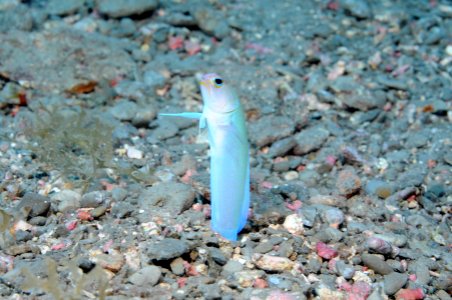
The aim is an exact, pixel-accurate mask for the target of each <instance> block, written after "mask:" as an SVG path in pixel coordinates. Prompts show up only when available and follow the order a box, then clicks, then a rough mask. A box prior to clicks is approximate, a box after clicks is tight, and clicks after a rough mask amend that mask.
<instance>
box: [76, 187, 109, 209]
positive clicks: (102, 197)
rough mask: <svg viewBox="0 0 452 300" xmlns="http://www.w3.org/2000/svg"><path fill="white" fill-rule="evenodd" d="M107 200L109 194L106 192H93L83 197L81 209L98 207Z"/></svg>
mask: <svg viewBox="0 0 452 300" xmlns="http://www.w3.org/2000/svg"><path fill="white" fill-rule="evenodd" d="M106 200H107V194H106V193H105V192H104V191H93V192H89V193H87V194H84V195H83V196H82V199H81V200H80V207H92V208H95V207H98V206H100V205H102V204H104V203H105V202H106Z"/></svg>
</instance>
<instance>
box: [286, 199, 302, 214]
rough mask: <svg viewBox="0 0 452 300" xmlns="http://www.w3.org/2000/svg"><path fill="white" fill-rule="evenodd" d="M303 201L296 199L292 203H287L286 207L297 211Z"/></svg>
mask: <svg viewBox="0 0 452 300" xmlns="http://www.w3.org/2000/svg"><path fill="white" fill-rule="evenodd" d="M302 205H303V203H302V202H301V201H300V200H295V201H294V202H292V203H286V207H287V208H288V209H290V210H292V211H297V210H299V209H300V208H301V206H302Z"/></svg>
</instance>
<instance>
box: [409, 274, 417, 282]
mask: <svg viewBox="0 0 452 300" xmlns="http://www.w3.org/2000/svg"><path fill="white" fill-rule="evenodd" d="M408 279H409V280H411V281H416V279H417V276H416V274H410V275H409V276H408Z"/></svg>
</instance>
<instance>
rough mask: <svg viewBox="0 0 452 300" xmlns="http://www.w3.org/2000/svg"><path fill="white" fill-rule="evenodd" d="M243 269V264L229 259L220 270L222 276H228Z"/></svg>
mask: <svg viewBox="0 0 452 300" xmlns="http://www.w3.org/2000/svg"><path fill="white" fill-rule="evenodd" d="M242 270H243V265H242V264H241V263H239V262H238V261H236V260H233V259H230V260H228V262H227V263H226V264H225V265H224V266H223V271H222V272H221V273H222V274H223V276H228V275H232V274H235V273H237V272H240V271H242Z"/></svg>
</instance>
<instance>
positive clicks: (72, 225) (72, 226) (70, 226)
mask: <svg viewBox="0 0 452 300" xmlns="http://www.w3.org/2000/svg"><path fill="white" fill-rule="evenodd" d="M77 223H78V221H77V220H73V221H70V222H69V223H67V224H66V229H67V230H69V231H72V230H74V229H75V228H76V227H77Z"/></svg>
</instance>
